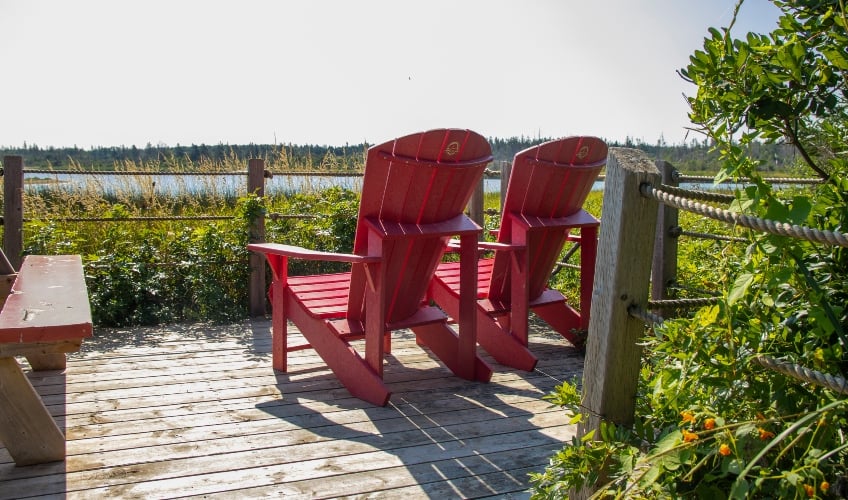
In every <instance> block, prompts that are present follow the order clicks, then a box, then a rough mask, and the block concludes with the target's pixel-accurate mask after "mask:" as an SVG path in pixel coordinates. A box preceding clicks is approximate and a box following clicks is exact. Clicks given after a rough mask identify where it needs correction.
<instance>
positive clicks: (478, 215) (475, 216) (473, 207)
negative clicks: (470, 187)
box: [468, 177, 486, 227]
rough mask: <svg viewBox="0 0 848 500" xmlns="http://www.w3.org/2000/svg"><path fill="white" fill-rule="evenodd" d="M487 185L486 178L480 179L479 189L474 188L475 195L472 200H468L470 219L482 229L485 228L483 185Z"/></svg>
mask: <svg viewBox="0 0 848 500" xmlns="http://www.w3.org/2000/svg"><path fill="white" fill-rule="evenodd" d="M485 183H486V178H485V177H483V178H482V179H480V182H478V183H477V187H476V188H474V193H472V195H471V199H470V200H468V218H469V219H471V220H473V221H474V222H476V223H477V224H478V225H479V226H480V227H484V226H483V196H484V191H483V185H484V184H485Z"/></svg>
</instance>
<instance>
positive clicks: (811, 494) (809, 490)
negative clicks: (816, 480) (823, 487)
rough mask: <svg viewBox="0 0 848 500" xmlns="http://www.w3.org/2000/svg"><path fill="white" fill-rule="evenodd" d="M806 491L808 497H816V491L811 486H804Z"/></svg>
mask: <svg viewBox="0 0 848 500" xmlns="http://www.w3.org/2000/svg"><path fill="white" fill-rule="evenodd" d="M804 491H805V492H807V496H808V497H809V498H813V497H814V496H816V489H815V488H813V487H812V486H810V485H809V484H805V485H804Z"/></svg>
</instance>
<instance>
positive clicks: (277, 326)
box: [270, 281, 288, 372]
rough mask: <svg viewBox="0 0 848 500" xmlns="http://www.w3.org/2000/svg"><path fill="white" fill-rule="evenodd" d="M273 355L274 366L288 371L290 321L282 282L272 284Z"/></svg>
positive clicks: (282, 370)
mask: <svg viewBox="0 0 848 500" xmlns="http://www.w3.org/2000/svg"><path fill="white" fill-rule="evenodd" d="M271 290H272V291H271V294H270V296H271V339H272V340H271V356H272V359H273V367H274V369H275V370H279V371H281V372H285V371H288V321H286V310H285V305H284V301H283V299H284V297H285V289H284V286H283V284H282V283H281V282H279V281H274V282H273V283H272V284H271Z"/></svg>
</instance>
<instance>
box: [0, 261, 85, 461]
mask: <svg viewBox="0 0 848 500" xmlns="http://www.w3.org/2000/svg"><path fill="white" fill-rule="evenodd" d="M10 285H11V286H10ZM2 287H7V288H6V290H3V289H2ZM6 291H9V293H8V297H6V294H5V293H4V292H6ZM2 298H5V304H3V309H2V310H0V442H2V443H3V444H4V445H5V446H6V449H7V450H8V451H9V454H10V455H11V456H12V458H13V459H14V460H15V464H17V465H31V464H39V463H45V462H53V461H56V460H64V459H65V435H64V433H63V432H62V430H61V429H60V428H59V426H58V425H56V422H55V421H54V420H53V417H52V416H51V415H50V412H48V410H47V408H46V407H45V406H44V403H43V402H42V400H41V397H39V395H38V393H37V392H35V389H34V388H33V387H32V384H30V382H29V379H27V377H26V375H24V373H23V371H22V370H21V367H20V365H19V364H18V362H17V360H16V359H15V356H23V357H26V359H27V361H29V364H30V366H31V367H32V369H33V370H34V371H38V370H62V369H64V368H65V353H68V352H74V351H78V350H79V348H80V345H81V344H82V339H84V338H85V337H90V336H91V334H92V325H91V308H90V306H89V303H88V292H87V290H86V286H85V276H84V274H83V269H82V260H81V258H80V256H78V255H50V256H47V255H30V256H27V257H25V258H24V261H23V264H22V265H21V269H20V271H19V272H18V273H17V274H16V275H15V274H11V275H2V276H0V300H2Z"/></svg>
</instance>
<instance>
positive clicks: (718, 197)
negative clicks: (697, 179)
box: [661, 184, 735, 203]
mask: <svg viewBox="0 0 848 500" xmlns="http://www.w3.org/2000/svg"><path fill="white" fill-rule="evenodd" d="M661 187H662V189H663V191H665V192H667V193H670V194H673V195H675V196H687V197H689V198H691V199H693V200H701V201H712V202H716V203H730V202H731V201H733V200H734V199H735V197H734V196H733V195H732V194H723V193H713V192H710V191H700V190H697V189H684V188H680V187H677V186H669V185H666V184H663V185H662V186H661Z"/></svg>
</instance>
